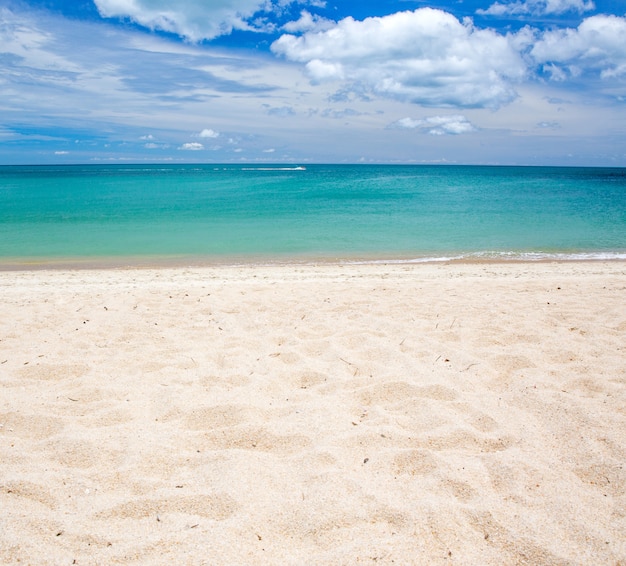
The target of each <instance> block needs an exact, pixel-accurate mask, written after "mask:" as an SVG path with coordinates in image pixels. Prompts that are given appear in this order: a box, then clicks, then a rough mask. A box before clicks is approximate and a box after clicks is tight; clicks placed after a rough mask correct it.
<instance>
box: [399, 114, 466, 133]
mask: <svg viewBox="0 0 626 566" xmlns="http://www.w3.org/2000/svg"><path fill="white" fill-rule="evenodd" d="M388 128H391V129H409V130H413V129H419V130H422V131H423V132H426V133H429V134H431V135H434V136H443V135H459V134H468V133H470V132H475V131H476V130H477V128H476V127H475V126H474V125H473V124H472V123H471V122H470V121H469V120H468V119H467V118H466V117H465V116H460V115H453V116H429V117H427V118H420V119H414V118H402V119H400V120H398V121H397V122H393V123H392V124H390V125H389V126H388Z"/></svg>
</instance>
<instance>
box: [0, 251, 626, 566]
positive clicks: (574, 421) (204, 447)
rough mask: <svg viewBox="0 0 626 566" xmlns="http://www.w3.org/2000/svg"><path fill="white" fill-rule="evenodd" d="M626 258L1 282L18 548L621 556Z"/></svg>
mask: <svg viewBox="0 0 626 566" xmlns="http://www.w3.org/2000/svg"><path fill="white" fill-rule="evenodd" d="M625 467H626V263H624V262H619V261H615V262H579V263H576V262H571V263H556V262H554V263H553V262H546V263H500V264H496V263H493V264H492V263H474V264H454V263H453V264H366V265H335V264H322V265H295V264H292V265H273V266H272V265H270V266H242V267H227V266H214V267H191V268H182V267H179V268H167V267H163V268H156V269H102V270H97V269H93V270H39V271H37V270H32V271H4V272H0V509H1V512H0V562H1V563H2V564H55V565H56V564H58V565H61V564H68V565H69V564H83V565H85V564H107V565H108V564H193V565H195V564H316V565H317V564H329V565H330V564H333V565H335V564H374V563H376V564H392V563H394V564H468V565H473V564H481V565H484V564H493V565H502V564H594V565H596V564H613V565H616V564H626V535H625V533H626V469H625Z"/></svg>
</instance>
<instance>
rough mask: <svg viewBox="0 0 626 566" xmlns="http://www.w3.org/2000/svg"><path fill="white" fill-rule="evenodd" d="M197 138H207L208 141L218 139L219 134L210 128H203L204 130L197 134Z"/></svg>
mask: <svg viewBox="0 0 626 566" xmlns="http://www.w3.org/2000/svg"><path fill="white" fill-rule="evenodd" d="M198 137H200V138H209V139H215V138H219V137H220V133H219V132H216V131H215V130H212V129H211V128H205V129H204V130H202V131H201V132H200V133H199V134H198Z"/></svg>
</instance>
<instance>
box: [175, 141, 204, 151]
mask: <svg viewBox="0 0 626 566" xmlns="http://www.w3.org/2000/svg"><path fill="white" fill-rule="evenodd" d="M178 149H182V150H185V151H200V150H202V149H204V146H203V145H202V144H201V143H198V142H188V143H184V144H183V145H181V146H180V147H179V148H178Z"/></svg>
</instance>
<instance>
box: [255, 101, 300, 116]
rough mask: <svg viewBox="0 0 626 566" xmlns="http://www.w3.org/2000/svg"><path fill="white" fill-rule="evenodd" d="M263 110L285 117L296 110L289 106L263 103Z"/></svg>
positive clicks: (272, 114)
mask: <svg viewBox="0 0 626 566" xmlns="http://www.w3.org/2000/svg"><path fill="white" fill-rule="evenodd" d="M263 107H265V112H266V113H267V114H268V115H270V116H278V117H279V118H286V117H287V116H295V114H296V111H295V110H294V109H293V108H292V107H291V106H274V107H272V106H270V105H269V104H263Z"/></svg>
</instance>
